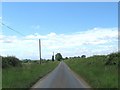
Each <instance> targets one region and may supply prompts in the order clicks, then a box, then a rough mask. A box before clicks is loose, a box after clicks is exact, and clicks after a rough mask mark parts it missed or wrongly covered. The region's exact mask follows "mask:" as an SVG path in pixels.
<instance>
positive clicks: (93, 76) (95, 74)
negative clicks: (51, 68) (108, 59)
mask: <svg viewBox="0 0 120 90" xmlns="http://www.w3.org/2000/svg"><path fill="white" fill-rule="evenodd" d="M65 62H66V64H68V66H69V67H70V68H71V69H72V70H73V71H75V72H76V73H77V74H78V75H80V76H81V77H82V78H83V79H84V80H85V81H86V82H88V84H89V85H90V86H91V87H92V88H118V65H105V58H104V57H96V58H94V57H90V58H76V59H68V60H65Z"/></svg>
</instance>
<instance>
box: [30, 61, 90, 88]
mask: <svg viewBox="0 0 120 90" xmlns="http://www.w3.org/2000/svg"><path fill="white" fill-rule="evenodd" d="M32 88H90V87H89V86H88V85H87V84H86V83H85V82H84V81H83V80H81V79H80V78H79V77H77V75H76V74H75V73H73V71H71V70H70V68H69V67H68V66H67V65H66V64H65V63H64V62H63V61H62V62H60V64H59V65H58V66H57V67H56V68H55V69H54V70H53V71H52V72H51V73H49V74H48V75H46V76H45V77H44V78H42V79H40V80H39V81H38V82H37V83H36V84H35V85H33V86H32Z"/></svg>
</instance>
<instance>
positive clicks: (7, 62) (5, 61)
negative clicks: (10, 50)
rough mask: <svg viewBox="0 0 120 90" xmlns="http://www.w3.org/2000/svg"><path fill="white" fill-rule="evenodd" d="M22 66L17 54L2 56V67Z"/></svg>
mask: <svg viewBox="0 0 120 90" xmlns="http://www.w3.org/2000/svg"><path fill="white" fill-rule="evenodd" d="M9 66H12V67H17V66H21V62H20V60H19V59H18V58H16V57H15V56H7V57H2V68H6V67H9Z"/></svg>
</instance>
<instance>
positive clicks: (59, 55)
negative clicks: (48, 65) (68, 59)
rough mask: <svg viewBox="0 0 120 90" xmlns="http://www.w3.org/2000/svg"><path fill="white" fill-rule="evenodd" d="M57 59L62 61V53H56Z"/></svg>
mask: <svg viewBox="0 0 120 90" xmlns="http://www.w3.org/2000/svg"><path fill="white" fill-rule="evenodd" d="M55 59H56V60H58V61H60V60H61V59H62V55H61V54H60V53H57V54H56V55H55Z"/></svg>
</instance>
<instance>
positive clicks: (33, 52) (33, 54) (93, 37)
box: [0, 2, 118, 60]
mask: <svg viewBox="0 0 120 90" xmlns="http://www.w3.org/2000/svg"><path fill="white" fill-rule="evenodd" d="M0 21H2V23H4V24H5V25H7V26H9V27H10V28H12V29H14V30H15V31H17V32H20V33H21V34H23V36H22V35H20V33H16V32H15V31H12V30H10V29H9V28H8V27H6V26H5V25H2V32H0V44H1V46H2V48H1V50H0V55H2V56H7V55H9V56H11V55H13V56H16V57H18V58H20V59H34V60H35V59H39V47H38V40H39V39H41V42H42V58H43V59H51V58H52V53H53V51H54V52H55V54H56V53H61V54H62V56H63V57H74V56H81V55H86V56H93V55H98V54H100V55H106V54H110V53H113V52H117V51H118V22H117V21H118V3H117V2H84V3H83V2H75V3H73V2H70V3H69V2H62V3H60V2H59V3H57V2H56V3H53V2H51V3H48V2H46V3H45V2H39V3H38V2H3V3H2V16H0Z"/></svg>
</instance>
